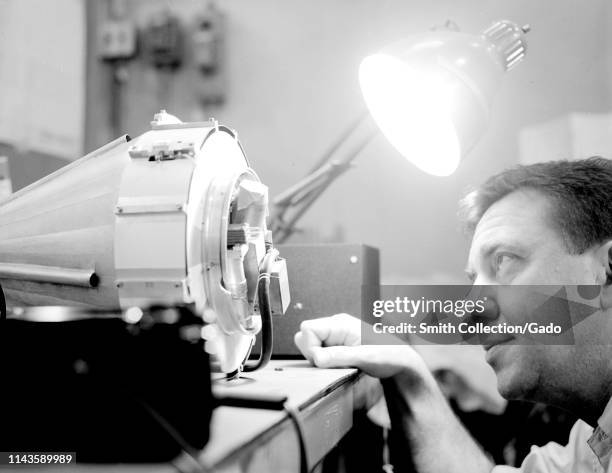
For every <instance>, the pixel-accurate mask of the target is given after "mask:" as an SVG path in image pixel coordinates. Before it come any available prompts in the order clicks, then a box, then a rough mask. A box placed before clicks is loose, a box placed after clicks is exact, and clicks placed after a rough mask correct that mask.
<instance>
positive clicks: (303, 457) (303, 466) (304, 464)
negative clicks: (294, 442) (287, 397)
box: [284, 403, 310, 473]
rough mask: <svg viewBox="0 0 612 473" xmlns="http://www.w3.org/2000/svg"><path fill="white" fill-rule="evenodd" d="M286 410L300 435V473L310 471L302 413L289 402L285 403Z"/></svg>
mask: <svg viewBox="0 0 612 473" xmlns="http://www.w3.org/2000/svg"><path fill="white" fill-rule="evenodd" d="M284 410H285V412H286V413H287V415H288V416H289V418H290V419H291V420H292V421H293V425H294V426H295V432H296V433H297V436H298V442H299V444H300V473H308V472H309V471H310V470H309V469H308V451H307V450H306V440H305V436H304V425H303V424H302V420H301V419H300V413H299V411H298V410H297V409H296V408H294V407H291V406H289V405H288V404H287V403H285V406H284Z"/></svg>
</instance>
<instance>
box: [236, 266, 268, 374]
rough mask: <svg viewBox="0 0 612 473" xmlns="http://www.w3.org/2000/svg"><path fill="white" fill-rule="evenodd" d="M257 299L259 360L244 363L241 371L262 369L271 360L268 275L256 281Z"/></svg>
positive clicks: (264, 274)
mask: <svg viewBox="0 0 612 473" xmlns="http://www.w3.org/2000/svg"><path fill="white" fill-rule="evenodd" d="M257 299H258V300H259V313H260V315H261V352H260V354H259V359H257V360H256V361H255V362H253V363H250V362H248V363H245V364H244V369H243V371H245V372H249V371H255V370H257V369H260V368H263V367H264V366H266V365H267V364H268V362H269V361H270V358H272V348H273V346H274V330H273V328H272V308H271V307H270V274H269V273H263V274H261V275H260V276H259V280H258V281H257Z"/></svg>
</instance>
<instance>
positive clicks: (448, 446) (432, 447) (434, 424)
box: [382, 373, 493, 473]
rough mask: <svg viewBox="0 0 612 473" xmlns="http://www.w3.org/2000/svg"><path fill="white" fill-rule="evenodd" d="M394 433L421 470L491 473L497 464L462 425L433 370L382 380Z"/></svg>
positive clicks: (450, 472)
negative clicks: (489, 458) (490, 459)
mask: <svg viewBox="0 0 612 473" xmlns="http://www.w3.org/2000/svg"><path fill="white" fill-rule="evenodd" d="M382 384H383V388H384V391H385V398H386V401H387V407H388V409H389V415H390V417H391V419H392V429H393V434H394V435H399V436H400V437H401V439H402V440H404V441H405V442H406V446H407V447H408V448H409V451H407V453H406V454H407V455H411V463H412V464H413V465H414V468H415V470H416V471H417V472H418V473H453V472H457V473H466V472H469V473H489V472H490V471H491V469H492V468H493V465H492V464H491V462H490V461H489V460H488V458H487V457H486V456H485V454H484V453H483V451H482V450H481V448H480V447H479V446H478V445H477V444H476V442H475V441H474V439H472V437H471V436H470V434H469V433H468V432H467V431H466V430H465V428H464V427H463V426H462V425H461V423H460V422H459V420H458V419H457V417H456V416H455V414H454V413H453V411H452V410H451V408H450V406H449V405H448V402H446V399H445V398H444V395H443V394H442V392H441V391H440V389H439V388H438V386H437V384H436V381H435V380H434V378H433V376H431V375H430V374H429V373H427V375H424V376H422V377H420V376H419V377H418V378H415V377H414V376H412V375H408V374H400V375H396V376H394V377H392V378H387V379H384V380H383V381H382Z"/></svg>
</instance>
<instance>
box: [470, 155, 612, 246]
mask: <svg viewBox="0 0 612 473" xmlns="http://www.w3.org/2000/svg"><path fill="white" fill-rule="evenodd" d="M522 189H531V190H535V191H538V192H541V193H542V194H544V195H545V196H547V197H549V198H550V201H551V203H552V205H553V209H554V210H553V215H552V216H551V217H552V223H553V224H554V225H555V226H556V227H557V229H558V230H559V232H560V233H561V235H562V237H563V238H564V240H565V243H566V246H567V248H568V251H570V252H571V253H577V254H580V253H583V252H584V251H586V250H587V249H589V248H591V247H592V246H593V245H595V244H599V243H602V242H604V241H605V240H607V239H610V238H612V160H609V159H605V158H601V157H598V156H596V157H592V158H588V159H582V160H577V161H549V162H545V163H537V164H531V165H528V166H517V167H515V168H512V169H508V170H506V171H503V172H501V173H499V174H497V175H495V176H493V177H490V178H489V179H488V180H487V181H486V182H485V183H484V184H483V185H482V186H481V187H480V188H479V189H477V190H476V191H474V192H471V193H470V194H468V195H467V196H466V197H465V198H464V199H463V200H462V202H461V207H462V209H461V210H462V216H463V218H464V221H465V223H466V227H467V230H468V232H470V233H473V231H474V229H475V228H476V225H477V224H478V222H479V221H480V219H481V218H482V216H483V214H484V213H485V212H486V211H487V209H488V208H489V207H490V206H491V205H493V204H494V203H495V202H497V201H498V200H500V199H502V198H503V197H505V196H506V195H508V194H510V193H511V192H514V191H517V190H522Z"/></svg>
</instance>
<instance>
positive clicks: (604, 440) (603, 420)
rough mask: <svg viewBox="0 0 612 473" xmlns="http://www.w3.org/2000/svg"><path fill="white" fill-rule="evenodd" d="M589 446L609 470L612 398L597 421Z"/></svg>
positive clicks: (611, 441)
mask: <svg viewBox="0 0 612 473" xmlns="http://www.w3.org/2000/svg"><path fill="white" fill-rule="evenodd" d="M588 444H589V447H591V450H593V453H594V454H595V455H596V456H597V458H598V459H599V463H600V464H601V466H602V467H603V468H604V470H605V471H608V466H609V464H610V459H611V458H612V399H610V400H609V401H608V404H607V405H606V408H605V409H604V411H603V414H602V415H601V417H600V418H599V420H598V421H597V427H595V430H594V431H593V435H592V436H591V438H590V439H589V440H588Z"/></svg>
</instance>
